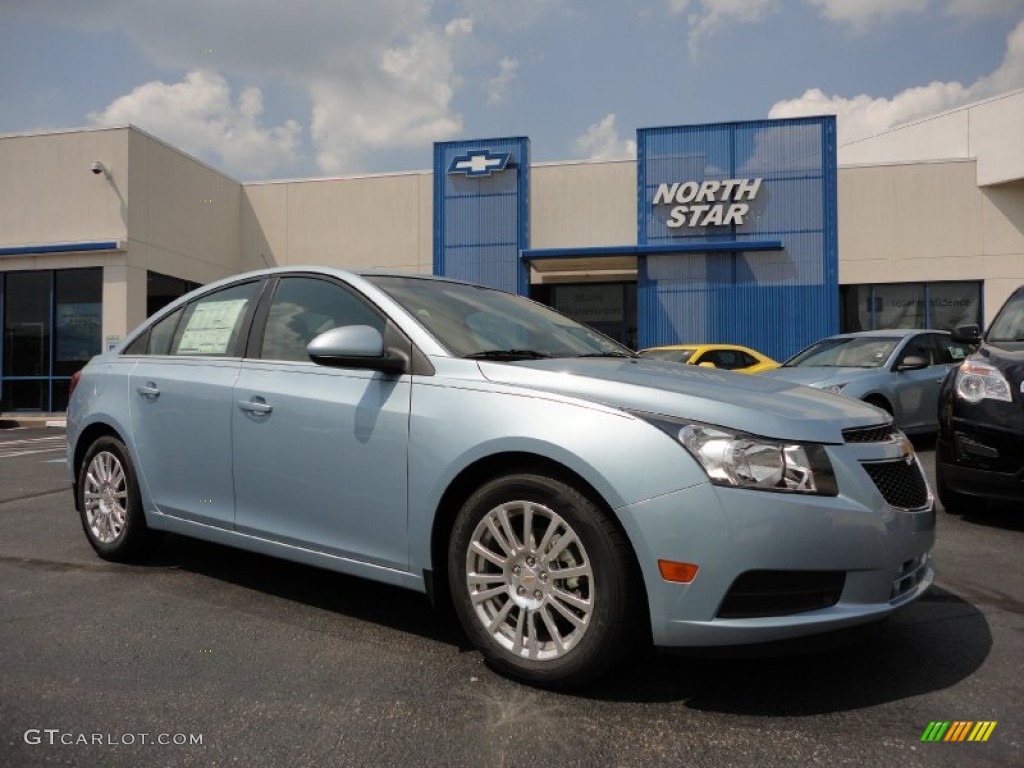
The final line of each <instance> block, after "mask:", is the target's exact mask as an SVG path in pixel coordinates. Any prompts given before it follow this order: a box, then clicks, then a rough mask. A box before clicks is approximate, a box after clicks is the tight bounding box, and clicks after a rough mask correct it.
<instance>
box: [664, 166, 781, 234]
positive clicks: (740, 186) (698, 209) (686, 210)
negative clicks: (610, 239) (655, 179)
mask: <svg viewBox="0 0 1024 768" xmlns="http://www.w3.org/2000/svg"><path fill="white" fill-rule="evenodd" d="M760 189H761V179H760V178H757V179H725V180H723V181H701V182H697V181H684V182H678V181H677V182H675V183H672V184H659V185H658V189H657V191H656V192H655V193H654V200H653V201H652V202H651V205H672V206H673V207H672V209H671V210H670V211H669V212H668V221H667V222H665V226H667V227H668V228H669V229H679V228H680V227H729V226H736V227H739V226H742V224H743V220H744V218H746V215H747V214H748V213H749V212H750V202H753V201H754V200H755V199H756V198H757V193H758V191H759V190H760ZM744 201H750V202H744Z"/></svg>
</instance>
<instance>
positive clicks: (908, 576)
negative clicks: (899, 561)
mask: <svg viewBox="0 0 1024 768" xmlns="http://www.w3.org/2000/svg"><path fill="white" fill-rule="evenodd" d="M927 565H928V555H927V554H924V555H918V556H917V557H915V558H914V559H913V560H907V561H906V562H905V563H903V565H902V567H901V568H900V572H899V573H898V574H897V575H896V578H895V579H893V582H892V594H891V595H890V596H889V599H890V600H895V599H896V598H898V597H901V596H902V595H905V594H907V592H909V591H910V590H912V589H913V588H914V587H916V586H917V585H918V584H920V583H921V581H922V580H923V579H924V577H925V575H927V573H928V568H927Z"/></svg>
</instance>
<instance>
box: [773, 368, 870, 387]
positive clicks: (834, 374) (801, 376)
mask: <svg viewBox="0 0 1024 768" xmlns="http://www.w3.org/2000/svg"><path fill="white" fill-rule="evenodd" d="M882 370H884V369H883V368H833V367H831V366H825V365H821V366H817V365H807V366H793V367H791V368H773V369H772V370H770V371H765V372H764V373H763V374H761V375H762V376H770V377H771V378H773V379H782V380H784V381H791V382H793V383H794V384H806V385H807V386H809V387H827V386H828V385H829V384H843V383H845V382H847V381H850V380H852V379H862V378H864V376H866V375H871V374H872V373H878V372H879V371H882Z"/></svg>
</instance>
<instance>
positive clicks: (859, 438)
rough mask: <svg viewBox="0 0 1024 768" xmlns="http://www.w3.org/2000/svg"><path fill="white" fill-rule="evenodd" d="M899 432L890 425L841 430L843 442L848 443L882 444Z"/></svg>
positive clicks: (896, 435)
mask: <svg viewBox="0 0 1024 768" xmlns="http://www.w3.org/2000/svg"><path fill="white" fill-rule="evenodd" d="M899 434H900V431H899V430H898V429H896V427H894V426H893V425H892V424H879V425H877V426H874V427H851V428H850V429H844V430H843V440H845V441H846V442H848V443H884V442H887V441H889V440H893V439H895V438H896V437H898V436H899Z"/></svg>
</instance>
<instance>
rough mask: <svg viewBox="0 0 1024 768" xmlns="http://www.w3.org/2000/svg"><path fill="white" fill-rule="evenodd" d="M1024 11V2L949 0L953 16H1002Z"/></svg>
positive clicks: (950, 13) (1021, 0)
mask: <svg viewBox="0 0 1024 768" xmlns="http://www.w3.org/2000/svg"><path fill="white" fill-rule="evenodd" d="M1022 11H1024V0H949V5H947V6H946V13H948V14H949V15H951V16H1000V15H1003V14H1007V15H1008V14H1011V13H1020V12H1022Z"/></svg>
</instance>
